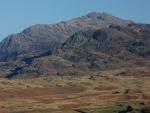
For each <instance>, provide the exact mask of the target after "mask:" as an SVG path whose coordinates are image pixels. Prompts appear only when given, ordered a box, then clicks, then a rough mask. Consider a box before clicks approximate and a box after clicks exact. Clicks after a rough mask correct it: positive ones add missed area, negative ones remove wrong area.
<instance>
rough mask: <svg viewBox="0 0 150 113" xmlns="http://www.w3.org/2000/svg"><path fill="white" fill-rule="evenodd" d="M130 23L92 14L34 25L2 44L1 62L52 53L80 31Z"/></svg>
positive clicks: (105, 15)
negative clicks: (23, 56) (51, 23)
mask: <svg viewBox="0 0 150 113" xmlns="http://www.w3.org/2000/svg"><path fill="white" fill-rule="evenodd" d="M129 23H130V21H125V20H123V19H120V18H117V17H114V16H111V15H109V14H106V13H95V12H93V13H90V14H88V15H86V16H83V17H80V18H76V19H73V20H70V21H66V22H60V23H58V24H54V25H33V26H31V27H29V28H27V29H25V30H23V32H21V33H18V34H12V35H10V36H8V37H6V38H5V39H4V40H3V41H2V42H1V43H0V61H10V60H15V59H16V58H17V57H18V56H19V55H22V54H29V53H31V54H33V53H34V54H37V53H41V52H42V53H43V52H45V51H51V50H53V49H54V48H55V47H57V46H59V45H60V44H62V43H63V42H65V41H66V40H67V39H68V38H69V37H70V36H71V35H73V34H74V33H75V32H78V31H80V30H90V29H100V28H104V27H108V26H109V25H111V24H115V25H121V26H126V25H128V24H129Z"/></svg>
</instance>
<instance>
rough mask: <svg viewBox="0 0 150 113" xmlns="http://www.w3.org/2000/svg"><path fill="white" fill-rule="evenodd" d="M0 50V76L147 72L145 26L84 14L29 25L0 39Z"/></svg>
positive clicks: (149, 37)
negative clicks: (136, 70) (116, 71)
mask: <svg viewBox="0 0 150 113" xmlns="http://www.w3.org/2000/svg"><path fill="white" fill-rule="evenodd" d="M0 48H1V49H0V58H1V61H2V62H0V73H1V77H5V78H9V79H11V78H24V77H27V78H28V77H38V76H51V75H58V76H65V75H68V76H80V75H87V74H88V75H89V74H95V73H98V72H100V71H104V70H112V69H126V70H128V69H130V68H131V69H134V68H137V67H138V68H139V67H140V68H143V69H145V70H146V72H142V73H144V74H140V75H143V76H147V75H149V71H148V70H149V67H150V25H148V24H139V23H135V22H131V21H126V20H123V19H119V18H117V17H114V16H111V15H108V14H105V13H90V14H88V15H86V16H83V17H80V18H76V19H73V20H70V21H67V22H61V23H58V24H55V25H35V26H31V27H30V28H27V29H25V30H24V31H23V32H22V33H19V34H16V35H11V36H9V37H7V38H6V39H4V40H3V41H2V42H1V44H0ZM131 71H133V70H131ZM129 73H130V74H129ZM134 73H135V72H134ZM121 74H123V75H134V74H133V72H129V71H127V72H126V71H125V72H122V73H121ZM136 75H138V74H137V73H136Z"/></svg>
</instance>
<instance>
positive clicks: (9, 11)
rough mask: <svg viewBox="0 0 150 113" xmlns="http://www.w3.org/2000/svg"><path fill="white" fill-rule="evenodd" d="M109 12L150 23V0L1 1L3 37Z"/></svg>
mask: <svg viewBox="0 0 150 113" xmlns="http://www.w3.org/2000/svg"><path fill="white" fill-rule="evenodd" d="M89 12H106V13H110V14H112V15H114V16H118V17H121V18H124V19H130V20H134V21H136V22H143V23H150V0H0V40H2V39H3V38H4V37H6V36H7V35H9V34H11V33H16V32H20V31H22V30H23V29H24V28H26V27H28V26H30V25H33V24H50V23H56V22H59V21H63V20H68V19H72V18H74V17H79V16H82V15H85V14H87V13H89Z"/></svg>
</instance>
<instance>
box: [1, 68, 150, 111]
mask: <svg viewBox="0 0 150 113" xmlns="http://www.w3.org/2000/svg"><path fill="white" fill-rule="evenodd" d="M117 73H122V70H112V71H102V72H98V73H95V74H94V75H86V76H80V77H60V76H55V77H54V76H53V77H41V78H33V79H24V80H23V79H14V80H6V79H0V113H118V112H119V111H120V110H124V109H126V107H127V106H128V105H130V106H132V107H133V108H134V109H135V110H136V112H135V113H140V112H139V111H138V109H139V108H140V107H142V106H149V105H150V82H149V81H150V77H148V76H118V74H117Z"/></svg>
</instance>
